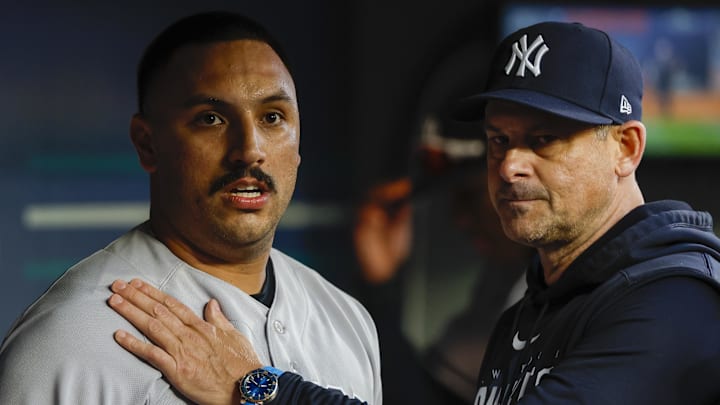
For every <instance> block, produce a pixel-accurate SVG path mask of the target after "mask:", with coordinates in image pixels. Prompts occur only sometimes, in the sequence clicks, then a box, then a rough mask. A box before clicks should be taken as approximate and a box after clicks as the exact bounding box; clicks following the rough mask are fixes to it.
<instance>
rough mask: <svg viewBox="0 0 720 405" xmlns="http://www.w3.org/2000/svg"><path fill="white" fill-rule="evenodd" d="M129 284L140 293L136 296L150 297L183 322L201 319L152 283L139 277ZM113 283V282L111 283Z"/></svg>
mask: <svg viewBox="0 0 720 405" xmlns="http://www.w3.org/2000/svg"><path fill="white" fill-rule="evenodd" d="M129 284H130V286H131V287H133V288H135V289H136V290H138V291H140V292H141V293H142V294H139V295H138V298H142V299H145V298H150V299H152V300H154V301H155V302H157V303H161V304H163V305H164V306H165V307H167V309H169V310H170V312H172V313H173V314H174V315H175V316H177V318H178V319H180V320H181V321H182V322H183V323H184V324H188V325H189V324H193V323H196V322H197V321H199V320H201V319H200V318H199V317H198V316H197V315H195V313H193V311H192V310H191V309H190V308H188V307H187V306H185V305H183V304H182V303H181V302H180V301H178V300H177V299H175V298H174V297H171V296H170V295H167V294H165V293H164V292H162V291H160V290H158V289H157V288H155V287H153V286H152V285H150V284H148V283H145V282H143V281H142V280H140V279H133V280H132V281H130V283H129ZM113 285H114V283H113ZM113 291H114V290H113Z"/></svg>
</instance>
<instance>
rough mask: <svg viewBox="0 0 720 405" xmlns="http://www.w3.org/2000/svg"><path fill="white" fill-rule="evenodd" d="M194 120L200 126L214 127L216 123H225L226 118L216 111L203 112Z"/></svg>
mask: <svg viewBox="0 0 720 405" xmlns="http://www.w3.org/2000/svg"><path fill="white" fill-rule="evenodd" d="M194 122H195V123H196V124H197V125H200V126H204V127H213V126H216V125H220V124H224V123H225V120H223V119H222V117H220V116H219V115H218V114H216V113H213V112H203V113H201V114H198V115H197V116H196V117H195V120H194Z"/></svg>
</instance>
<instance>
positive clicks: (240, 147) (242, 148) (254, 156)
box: [228, 122, 266, 167]
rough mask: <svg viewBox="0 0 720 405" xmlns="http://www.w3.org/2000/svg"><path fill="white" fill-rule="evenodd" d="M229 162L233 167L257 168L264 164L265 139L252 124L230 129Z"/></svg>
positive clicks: (248, 123)
mask: <svg viewBox="0 0 720 405" xmlns="http://www.w3.org/2000/svg"><path fill="white" fill-rule="evenodd" d="M228 132H229V135H228V137H229V138H230V140H229V143H230V152H229V160H230V163H231V164H232V165H234V166H242V167H250V166H259V165H262V164H263V163H264V162H265V158H266V155H265V139H264V138H263V135H262V131H261V130H260V129H259V128H258V127H257V126H256V125H254V124H253V123H252V122H244V123H241V124H238V125H237V126H235V127H231V128H230V131H228Z"/></svg>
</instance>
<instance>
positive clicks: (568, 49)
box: [458, 22, 643, 125]
mask: <svg viewBox="0 0 720 405" xmlns="http://www.w3.org/2000/svg"><path fill="white" fill-rule="evenodd" d="M642 90H643V79H642V74H641V72H640V64H639V63H638V61H637V60H636V59H635V57H634V56H633V55H632V54H631V53H630V51H628V50H627V49H626V48H625V47H623V46H622V45H620V44H619V43H617V42H615V41H614V40H613V39H612V38H610V37H609V36H608V35H607V34H606V33H605V32H603V31H600V30H597V29H594V28H589V27H586V26H584V25H582V24H579V23H564V22H543V23H539V24H535V25H531V26H529V27H526V28H522V29H520V30H518V31H515V32H514V33H512V34H510V35H509V36H508V37H506V38H505V39H504V40H503V41H502V42H501V43H500V45H499V46H498V48H497V49H496V51H495V54H494V56H493V59H492V62H491V65H490V74H489V76H488V81H487V84H486V87H485V91H484V92H482V93H479V94H476V95H473V96H470V97H468V98H466V99H465V100H463V101H462V102H461V104H460V107H459V110H458V118H459V119H464V120H468V119H481V118H483V116H484V114H485V111H484V110H485V105H486V104H487V101H488V100H506V101H512V102H515V103H520V104H524V105H527V106H529V107H533V108H536V109H539V110H543V111H546V112H549V113H551V114H555V115H559V116H562V117H565V118H569V119H572V120H576V121H581V122H587V123H589V124H598V125H599V124H612V123H614V124H622V123H624V122H626V121H629V120H640V119H642Z"/></svg>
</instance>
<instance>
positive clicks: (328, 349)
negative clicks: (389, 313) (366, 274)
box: [0, 12, 382, 405]
mask: <svg viewBox="0 0 720 405" xmlns="http://www.w3.org/2000/svg"><path fill="white" fill-rule="evenodd" d="M138 102H139V106H138V108H139V111H138V113H137V114H136V115H135V116H134V117H133V118H132V121H131V125H130V135H131V138H132V141H133V144H134V145H135V148H136V150H137V154H138V157H139V160H140V164H141V165H142V167H143V168H144V169H145V170H146V171H147V172H148V173H149V176H150V195H151V196H150V199H151V201H150V206H151V207H150V219H149V221H148V222H146V223H143V224H141V225H139V226H138V227H136V228H135V229H133V230H131V231H130V232H128V233H127V234H125V235H123V236H121V237H120V238H119V239H117V240H116V241H114V242H112V243H111V244H110V245H108V246H107V247H106V248H104V249H102V250H100V251H98V252H96V253H95V254H93V255H92V256H90V257H88V258H87V259H85V260H83V261H81V262H80V263H78V264H77V265H75V266H74V267H72V268H71V269H69V270H68V271H67V272H66V273H65V274H64V275H63V276H62V277H61V278H60V279H59V280H58V281H56V282H55V284H54V285H53V286H52V287H51V288H50V289H49V290H48V291H47V292H46V293H45V294H44V295H43V297H41V298H40V299H39V300H38V301H36V302H35V303H34V304H33V305H32V306H31V307H30V308H29V309H28V310H27V311H26V312H25V314H24V315H23V316H22V317H21V319H20V320H19V321H18V322H17V323H16V324H15V325H14V327H13V328H12V330H11V331H10V333H9V335H8V336H7V337H6V339H5V341H4V343H3V346H2V349H1V350H0V403H2V404H20V403H25V404H50V403H52V404H73V405H76V404H100V403H104V404H141V403H145V404H179V403H188V402H190V401H191V400H192V398H188V396H187V395H186V394H187V393H186V392H185V391H183V390H182V389H180V390H179V391H178V390H176V389H174V388H173V387H172V386H171V385H170V383H171V382H173V381H174V375H173V374H172V373H168V372H166V373H165V376H163V374H161V373H160V372H158V371H157V370H155V369H154V368H153V367H151V366H150V365H148V364H147V363H145V362H143V361H142V360H141V359H139V358H138V357H136V356H133V355H132V354H131V353H128V352H127V351H125V350H124V349H123V348H122V347H120V346H118V345H117V344H115V342H113V341H112V336H113V334H114V333H115V332H116V331H117V330H119V329H131V325H130V324H129V323H127V322H126V321H125V320H124V319H122V318H121V317H120V316H118V314H116V313H115V312H114V311H113V310H112V309H111V308H110V307H108V305H107V304H106V300H107V293H108V286H110V285H111V284H112V289H113V290H115V291H123V290H129V289H132V288H133V287H132V286H131V285H130V284H128V283H126V282H125V281H115V280H131V279H134V278H142V279H144V280H146V282H147V283H150V284H152V285H153V286H155V287H157V288H158V289H159V290H162V291H164V292H165V293H167V294H170V295H173V296H175V297H178V298H179V299H181V300H182V301H183V302H184V303H186V304H187V305H188V306H189V308H188V311H189V313H191V314H192V313H197V314H201V313H203V310H204V309H203V308H204V307H205V311H206V312H205V313H206V315H208V316H209V317H212V316H213V314H215V313H216V312H218V311H219V307H220V306H221V307H222V310H223V312H224V313H225V314H226V315H227V317H228V319H229V321H227V323H226V324H225V325H224V326H227V327H228V328H229V329H220V328H215V327H206V325H200V324H198V323H196V324H195V325H196V326H198V329H197V330H196V331H195V333H194V334H186V335H184V336H183V337H182V338H181V340H185V339H190V340H203V339H209V340H211V341H221V340H222V338H223V336H229V331H230V330H232V331H236V330H237V331H240V332H242V335H244V336H245V337H247V340H248V342H249V343H251V344H252V346H253V347H254V349H255V352H252V351H246V350H242V349H241V350H240V351H237V352H233V353H231V354H229V352H228V353H224V354H225V355H227V356H225V357H224V358H222V359H216V360H219V361H218V363H216V364H217V365H218V369H216V370H214V371H210V372H207V370H206V372H205V373H204V374H203V377H205V378H209V379H213V381H214V383H216V384H218V385H219V387H221V389H217V390H212V389H210V390H207V391H205V392H204V393H203V400H205V401H210V402H219V403H223V402H225V403H231V402H232V403H241V401H248V402H257V403H261V402H267V401H268V400H270V399H272V397H273V396H274V395H275V391H274V387H276V383H277V377H278V375H279V374H280V373H281V371H280V370H288V371H295V372H298V373H300V374H302V375H303V376H304V377H305V378H306V379H307V380H309V381H313V382H315V383H317V384H319V385H320V386H322V387H331V388H333V389H339V390H342V391H343V392H344V393H345V394H347V395H348V396H350V397H355V398H358V399H361V400H363V401H368V402H372V403H378V404H379V403H381V401H382V399H381V398H382V392H381V383H380V370H379V352H378V342H377V334H376V331H375V326H374V324H373V321H372V319H371V318H370V316H369V315H368V313H367V312H366V311H365V309H364V308H363V307H362V306H361V305H360V304H359V303H358V302H357V301H356V300H354V299H352V298H351V297H350V296H348V295H347V294H345V293H344V292H342V291H340V290H339V289H337V288H336V287H334V286H333V285H331V284H330V283H329V282H328V281H326V280H325V279H323V278H322V277H321V276H320V275H319V274H317V273H316V272H315V271H313V270H311V269H309V268H308V267H306V266H304V265H302V264H301V263H299V262H297V261H295V260H294V259H292V258H290V257H288V256H286V255H285V254H283V253H282V252H280V251H278V250H275V249H273V248H272V245H273V239H274V235H275V230H276V228H277V226H278V222H279V221H280V218H281V217H282V215H283V213H284V212H285V210H286V208H287V206H288V204H289V202H290V198H291V196H292V193H293V190H294V187H295V180H296V175H297V169H298V165H299V164H300V155H299V140H300V139H299V137H300V115H299V112H298V106H297V96H296V92H295V85H294V82H293V78H292V75H291V73H290V69H289V66H288V64H287V61H286V58H285V56H284V53H283V51H282V49H281V48H280V47H279V45H278V43H277V41H276V40H275V39H274V38H273V37H272V36H271V35H270V34H269V33H268V32H267V31H266V30H265V29H264V28H263V27H261V26H260V25H258V24H257V23H256V22H254V21H252V20H250V19H247V18H245V17H243V16H240V15H236V14H231V13H224V12H213V13H203V14H198V15H194V16H190V17H187V18H184V19H182V20H180V21H178V22H176V23H175V24H173V25H171V26H170V27H168V28H167V29H166V30H164V31H163V32H162V33H161V34H160V35H159V36H158V37H157V38H156V39H155V40H154V41H153V42H152V43H151V44H150V45H149V47H148V48H147V49H146V51H145V53H144V55H143V58H142V60H141V62H140V66H139V70H138ZM211 299H212V301H211V303H210V304H209V305H207V307H206V306H205V304H206V303H207V302H208V301H210V300H211ZM164 303H165V304H168V305H170V308H171V310H172V309H173V306H172V304H170V302H169V301H165V302H164ZM110 305H112V306H116V305H120V306H122V305H123V301H122V300H121V299H120V295H117V296H114V297H113V299H111V300H110ZM164 308H165V307H162V308H160V307H158V308H156V309H158V311H156V312H153V313H154V314H155V315H157V316H160V317H163V316H164V315H165V314H166V312H164ZM166 319H167V318H166ZM179 326H184V325H182V324H163V323H162V322H154V323H151V324H146V325H142V326H141V327H140V329H141V330H143V331H145V327H147V328H149V330H151V331H153V332H156V333H158V332H159V333H162V332H164V329H163V328H169V329H171V330H172V329H173V328H174V327H179ZM118 339H120V340H121V339H122V336H118ZM243 339H244V338H243ZM179 342H180V341H177V342H176V343H179ZM255 353H257V354H255ZM197 356H198V358H196V359H195V361H210V362H212V361H213V359H212V353H209V352H203V353H199V354H197ZM235 358H238V359H252V360H253V361H254V362H255V363H254V364H256V365H257V367H256V368H257V369H256V370H254V371H253V370H245V369H243V368H237V367H235V366H234V365H233V361H232V360H233V359H235ZM176 365H177V368H178V370H179V371H183V370H186V368H185V365H183V364H180V363H178V364H176ZM261 366H265V367H261ZM270 366H272V367H270ZM248 371H253V372H252V373H247V372H248ZM223 373H225V374H223ZM245 374H248V376H247V378H245V379H244V380H243V381H241V382H238V380H239V379H240V377H243V376H244V375H245ZM227 375H234V377H233V378H229V379H228V378H225V377H226V376H227ZM164 377H165V378H164ZM223 378H225V379H223ZM238 388H243V390H239V389H238Z"/></svg>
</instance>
